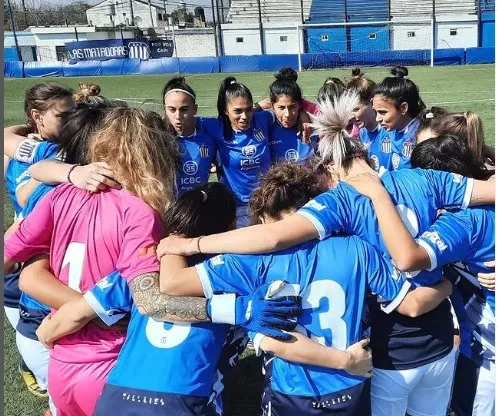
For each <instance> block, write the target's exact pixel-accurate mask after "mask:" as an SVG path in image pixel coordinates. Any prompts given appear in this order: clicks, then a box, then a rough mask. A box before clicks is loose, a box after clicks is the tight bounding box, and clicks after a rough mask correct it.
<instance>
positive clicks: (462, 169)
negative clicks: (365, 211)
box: [350, 135, 496, 416]
mask: <svg viewBox="0 0 498 416" xmlns="http://www.w3.org/2000/svg"><path fill="white" fill-rule="evenodd" d="M412 155H413V158H412V164H413V166H417V167H423V168H430V169H438V170H446V171H451V172H453V173H457V174H460V175H465V176H470V177H475V178H480V179H487V178H488V177H489V173H488V172H486V170H485V169H483V166H482V163H481V162H480V161H479V160H477V159H475V158H474V156H473V154H472V151H471V149H470V148H469V147H468V146H467V144H466V143H465V142H464V141H462V140H461V139H460V138H459V137H456V136H451V135H443V136H439V137H436V138H432V139H428V140H426V141H424V142H423V143H421V144H419V145H417V146H416V147H415V149H414V151H413V154H412ZM350 183H351V184H352V185H353V186H354V187H355V188H356V189H357V190H358V191H359V192H361V193H362V194H363V195H365V196H367V197H368V198H370V199H371V200H372V203H373V206H374V209H375V211H376V214H377V218H378V219H379V226H380V230H381V232H382V236H383V238H384V241H385V242H386V246H387V248H388V250H389V253H390V254H391V256H392V258H393V260H394V262H395V263H396V265H398V267H400V269H402V270H405V271H413V270H420V269H429V270H430V269H434V268H436V267H438V266H441V265H447V264H451V263H453V264H451V265H450V266H448V267H446V268H445V275H446V276H447V277H448V278H450V280H451V281H452V283H453V284H454V290H453V294H452V296H451V300H452V304H453V307H454V309H455V312H456V315H457V318H458V324H459V333H460V340H461V341H460V346H459V349H460V354H459V357H458V363H457V367H456V374H455V382H454V387H453V396H452V403H451V408H452V410H453V411H455V412H456V413H457V414H458V415H469V416H470V415H472V416H481V415H482V416H492V415H494V414H495V405H494V396H495V393H494V392H495V379H496V376H495V360H494V356H495V342H494V341H495V323H494V315H495V308H494V306H495V292H494V291H490V290H488V289H486V288H485V287H483V286H481V285H480V284H479V283H478V273H482V272H484V273H489V272H491V271H492V269H491V268H489V267H486V263H487V262H490V261H493V260H494V257H495V225H494V224H495V215H494V214H495V212H494V206H484V207H478V208H470V209H467V210H460V211H448V212H444V213H442V214H441V215H440V216H439V217H438V218H437V220H436V221H435V222H434V224H432V226H431V227H430V228H429V229H428V230H427V231H426V232H424V233H423V234H422V235H421V236H420V237H419V238H418V239H417V240H414V239H413V237H412V236H411V234H410V233H409V231H408V230H407V229H406V227H405V225H404V224H403V221H402V220H401V218H400V217H399V215H398V213H397V211H396V209H395V207H394V205H393V204H392V201H391V198H390V196H389V194H388V193H387V192H386V191H385V188H384V187H383V186H382V183H381V182H380V181H379V180H378V178H376V177H374V176H372V175H361V176H358V177H357V178H354V179H353V180H352V181H351V182H350ZM391 375H392V374H390V373H389V372H383V373H380V374H379V376H380V377H382V378H383V379H384V380H385V383H384V386H385V388H386V390H387V389H388V390H389V391H390V392H392V389H393V385H394V384H393V383H392V380H390V377H391Z"/></svg>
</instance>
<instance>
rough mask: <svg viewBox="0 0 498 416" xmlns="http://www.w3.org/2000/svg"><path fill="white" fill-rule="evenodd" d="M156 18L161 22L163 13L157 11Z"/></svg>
mask: <svg viewBox="0 0 498 416" xmlns="http://www.w3.org/2000/svg"><path fill="white" fill-rule="evenodd" d="M157 18H158V19H159V21H160V22H162V21H163V15H162V13H158V14H157Z"/></svg>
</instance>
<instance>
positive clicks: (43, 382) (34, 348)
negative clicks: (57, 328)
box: [16, 332, 50, 389]
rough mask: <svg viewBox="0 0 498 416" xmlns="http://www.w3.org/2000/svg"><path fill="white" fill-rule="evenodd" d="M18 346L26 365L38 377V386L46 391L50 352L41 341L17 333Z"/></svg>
mask: <svg viewBox="0 0 498 416" xmlns="http://www.w3.org/2000/svg"><path fill="white" fill-rule="evenodd" d="M16 344H17V349H18V350H19V353H20V354H21V356H22V359H23V360H24V362H25V364H26V365H27V366H28V368H29V369H30V370H31V371H32V372H33V374H34V376H35V377H36V381H37V382H38V385H39V386H40V388H42V389H46V388H47V375H48V359H49V356H50V350H49V349H47V348H45V347H44V346H43V344H42V343H41V342H40V341H35V340H34V339H31V338H27V337H25V336H24V335H22V334H20V333H19V332H16Z"/></svg>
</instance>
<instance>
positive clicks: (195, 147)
mask: <svg viewBox="0 0 498 416" xmlns="http://www.w3.org/2000/svg"><path fill="white" fill-rule="evenodd" d="M178 148H179V151H180V166H179V170H178V176H177V186H178V194H179V195H181V194H183V193H185V192H187V191H190V190H191V189H193V188H195V187H198V186H202V185H205V184H206V183H207V182H208V180H209V174H210V172H209V171H210V169H211V163H213V162H214V161H215V160H216V145H215V141H214V138H213V137H211V136H210V135H209V134H207V133H206V132H204V131H203V129H202V126H200V121H199V120H198V121H197V128H196V130H195V131H194V133H193V134H192V135H190V136H179V137H178Z"/></svg>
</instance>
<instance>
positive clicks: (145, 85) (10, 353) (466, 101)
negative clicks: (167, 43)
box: [4, 65, 495, 416]
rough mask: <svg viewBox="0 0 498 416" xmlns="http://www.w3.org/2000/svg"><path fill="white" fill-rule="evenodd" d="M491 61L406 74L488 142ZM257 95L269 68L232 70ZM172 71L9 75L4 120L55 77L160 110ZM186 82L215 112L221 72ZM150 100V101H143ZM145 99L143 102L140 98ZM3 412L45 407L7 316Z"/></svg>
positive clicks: (306, 75)
mask: <svg viewBox="0 0 498 416" xmlns="http://www.w3.org/2000/svg"><path fill="white" fill-rule="evenodd" d="M494 69H495V67H494V65H474V66H447V67H436V68H428V67H413V68H410V78H411V79H412V80H413V81H414V82H415V83H417V85H418V86H419V89H420V91H421V95H422V98H423V100H424V101H425V103H426V104H427V106H431V105H439V106H443V107H446V108H449V109H450V110H453V111H466V110H472V111H474V112H476V113H477V114H479V115H480V116H481V118H482V120H483V122H484V129H485V137H486V142H487V143H488V144H494V142H495V139H494V134H495V115H494V114H495V113H494V106H495V102H494V97H495V91H494V85H495V83H494ZM364 72H365V74H366V76H367V77H370V78H372V79H373V80H375V81H380V80H382V79H383V77H384V76H386V75H387V74H388V70H387V69H386V68H365V69H364ZM347 75H349V71H346V70H328V71H309V72H303V73H301V74H299V83H300V85H301V87H302V89H303V92H304V94H305V96H306V97H309V98H310V99H313V98H314V97H315V95H316V92H317V90H318V88H319V87H320V85H321V84H322V83H323V80H324V79H325V78H326V77H328V76H335V77H339V78H343V77H344V76H347ZM235 76H236V77H237V79H238V80H239V81H240V82H243V83H244V84H246V85H247V86H248V87H249V88H250V89H251V91H252V92H253V94H254V98H255V99H256V100H257V99H260V98H262V97H264V96H265V95H266V94H267V90H268V85H269V84H270V83H271V82H272V81H273V80H274V78H273V73H269V72H266V73H264V72H263V73H241V74H235ZM170 77H171V76H170V75H149V76H140V75H134V76H127V77H81V78H64V79H63V78H55V79H49V78H44V79H33V78H32V79H10V78H6V79H5V80H4V86H5V96H4V100H5V101H4V116H5V125H6V126H9V125H12V124H19V123H23V122H24V121H25V118H24V114H23V110H22V108H23V99H24V91H25V90H26V88H28V87H30V86H32V85H34V84H37V83H39V82H43V81H48V80H55V81H57V82H60V83H65V84H68V85H70V86H72V87H73V88H77V86H78V82H81V81H93V82H97V83H98V84H99V85H100V86H101V88H102V94H103V95H104V96H106V97H109V98H120V99H124V100H126V101H128V102H129V103H130V104H135V105H141V104H143V105H144V106H145V107H147V108H150V109H154V110H155V111H158V112H161V105H160V102H161V92H162V88H163V86H164V84H165V83H166V81H167V80H168V79H169V78H170ZM186 77H187V79H188V83H189V84H190V85H191V86H192V88H194V90H195V91H196V93H197V96H198V104H199V115H206V116H207V115H215V114H216V97H217V93H218V87H219V84H220V82H221V80H222V79H223V78H224V77H225V74H208V75H187V76H186ZM146 100H149V101H146ZM144 102H145V103H144ZM7 201H8V197H7V196H6V195H5V196H4V208H5V220H4V230H6V229H7V228H8V226H9V225H10V224H11V222H12V208H11V205H10V203H8V202H7ZM4 329H5V339H4V341H5V344H4V345H5V346H4V368H5V376H4V414H5V415H6V416H39V415H42V414H43V412H44V411H45V410H46V409H47V402H46V400H43V399H39V398H36V397H34V396H32V395H30V394H29V393H28V392H27V390H26V388H25V387H24V385H23V384H22V381H21V377H20V375H19V374H18V373H17V364H18V355H17V351H16V348H15V337H14V332H13V330H12V329H11V328H10V325H9V324H8V322H7V320H5V322H4ZM260 374H261V373H260V366H259V360H258V359H256V358H255V357H254V355H252V354H248V355H246V356H245V357H244V359H243V360H242V361H241V364H240V365H239V366H238V367H237V370H236V372H235V374H234V375H233V376H232V377H231V378H230V380H228V382H227V390H228V391H227V397H228V399H229V400H228V403H227V414H228V415H237V416H243V415H247V416H249V415H254V414H255V413H256V409H257V408H258V406H259V394H260V388H261V375H260Z"/></svg>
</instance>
